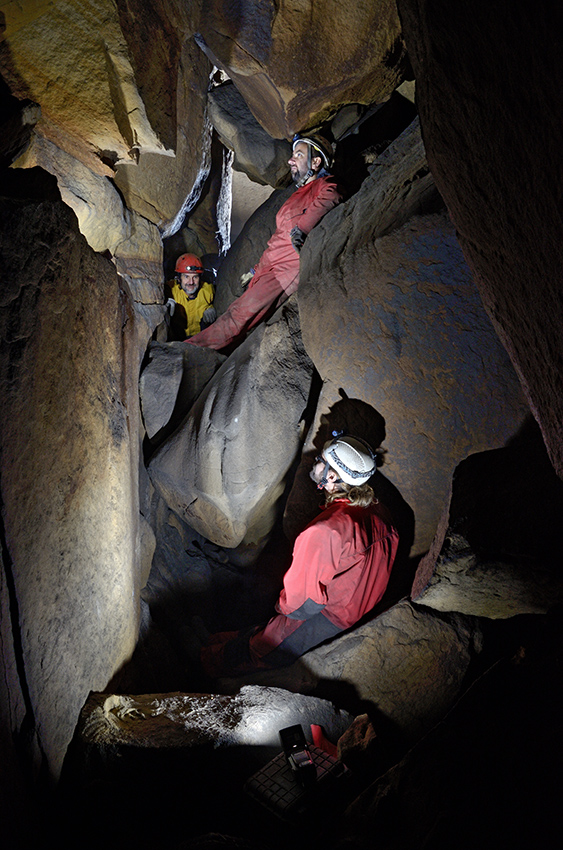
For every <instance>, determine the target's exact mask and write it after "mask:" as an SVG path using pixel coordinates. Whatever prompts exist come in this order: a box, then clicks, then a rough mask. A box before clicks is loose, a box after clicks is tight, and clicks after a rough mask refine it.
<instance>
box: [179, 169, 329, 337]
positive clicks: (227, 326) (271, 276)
mask: <svg viewBox="0 0 563 850" xmlns="http://www.w3.org/2000/svg"><path fill="white" fill-rule="evenodd" d="M341 200H342V195H341V193H340V192H339V190H338V187H337V185H336V183H335V181H334V178H333V177H331V176H330V175H326V176H324V177H317V178H316V179H315V180H312V181H311V182H310V183H306V184H305V185H304V186H301V188H300V189H296V190H295V192H294V193H293V195H291V197H289V198H288V199H287V201H286V202H285V203H284V204H283V205H282V206H281V207H280V209H279V210H278V214H277V216H276V229H275V231H274V234H273V235H272V237H271V239H270V241H269V242H268V246H267V248H266V250H265V251H264V253H263V254H262V256H261V258H260V262H259V263H258V265H257V266H256V271H255V273H254V276H253V277H252V279H251V280H250V283H249V284H248V288H247V289H246V291H245V292H244V293H243V294H242V295H241V296H240V297H239V298H237V299H236V300H235V301H233V303H232V304H231V305H230V307H228V309H227V310H226V312H225V313H223V315H221V316H219V318H218V319H217V320H216V321H215V323H214V324H213V325H211V326H210V327H209V328H206V329H205V330H204V331H201V333H198V334H196V335H195V336H193V337H191V339H189V340H186V342H189V343H190V344H191V345H199V346H202V347H204V348H214V349H215V350H219V349H221V348H225V346H227V345H229V344H230V343H231V342H234V341H235V340H236V339H237V338H238V337H239V336H241V335H243V334H246V333H248V331H250V330H251V329H252V328H254V327H255V326H256V325H257V324H259V322H261V321H263V320H264V319H266V318H268V317H269V315H271V314H272V313H273V312H274V310H276V309H277V308H278V307H279V306H280V305H281V304H283V302H284V301H286V300H287V299H288V298H289V296H290V295H291V294H292V293H293V292H295V290H296V289H297V287H298V285H299V254H298V253H297V251H296V250H295V248H294V247H293V244H292V242H291V237H290V232H291V230H292V229H293V228H294V227H295V226H297V227H299V228H300V230H301V231H302V232H303V233H304V234H305V235H306V234H308V233H309V232H310V231H311V230H312V229H313V227H314V226H315V224H317V222H318V221H320V219H321V218H322V217H323V216H324V215H325V214H326V213H327V212H328V211H329V210H331V209H332V208H333V207H335V206H336V205H337V204H338V203H340V201H341Z"/></svg>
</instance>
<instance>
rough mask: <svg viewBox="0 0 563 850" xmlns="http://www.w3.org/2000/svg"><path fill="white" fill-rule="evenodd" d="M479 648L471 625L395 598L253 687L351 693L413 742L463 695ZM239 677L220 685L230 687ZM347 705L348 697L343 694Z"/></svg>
mask: <svg viewBox="0 0 563 850" xmlns="http://www.w3.org/2000/svg"><path fill="white" fill-rule="evenodd" d="M481 644H482V636H481V631H480V628H479V625H478V622H476V621H475V620H473V619H472V618H469V617H463V616H460V615H451V616H450V617H443V616H438V615H436V614H435V613H434V612H432V611H430V610H426V609H424V608H422V607H418V606H417V605H413V604H412V603H411V602H409V601H408V600H402V601H401V602H399V603H398V604H397V605H394V606H393V607H392V608H390V609H389V610H388V611H385V612H384V613H383V614H381V615H380V616H379V617H376V618H375V619H373V620H371V621H370V622H368V623H365V624H364V625H360V626H358V627H356V628H353V629H351V630H349V631H348V632H347V633H346V634H343V635H341V636H339V637H336V638H335V639H334V640H332V641H330V642H329V643H326V644H324V645H323V646H319V647H317V648H316V649H312V650H311V651H310V652H308V653H306V654H305V655H304V656H302V658H300V659H299V660H298V661H296V662H295V664H293V665H291V666H290V667H285V668H281V669H278V670H271V671H267V672H258V673H256V674H254V675H253V677H252V681H254V682H256V683H258V684H261V685H270V686H273V685H275V686H277V687H282V688H287V689H288V690H295V691H300V692H301V693H303V692H309V693H311V692H314V689H315V687H316V686H317V685H318V683H319V682H321V681H322V683H323V693H325V694H328V695H331V698H334V697H333V696H332V694H333V693H334V695H336V694H338V693H342V692H346V691H348V692H349V691H350V690H351V691H352V693H353V694H354V695H355V696H354V698H355V700H356V701H363V702H364V703H365V702H368V703H371V704H373V705H374V706H376V707H377V710H378V712H379V713H381V714H382V715H383V716H384V717H385V718H386V721H387V723H389V724H391V726H392V727H394V729H395V730H396V731H397V732H398V733H399V734H400V735H401V736H403V737H404V739H405V740H408V741H412V740H416V739H418V738H419V737H421V736H422V735H423V734H425V732H427V731H428V730H429V729H430V728H431V727H432V726H433V725H434V724H435V723H436V722H437V721H439V720H440V719H441V718H442V717H443V716H444V715H445V714H446V713H447V711H448V710H449V709H450V708H451V707H452V705H453V704H454V703H455V701H456V700H457V699H458V698H459V696H460V694H461V693H462V690H463V686H464V679H465V676H466V673H467V670H468V667H469V663H470V661H471V660H472V658H473V657H474V655H475V653H476V652H479V651H480V649H481ZM246 681H248V679H247V678H246V677H241V678H240V679H236V680H235V679H229V680H222V681H221V686H222V689H223V692H225V689H226V688H232V689H236V688H237V687H240V684H241V682H246ZM347 698H348V700H350V699H351V698H350V693H348V694H347Z"/></svg>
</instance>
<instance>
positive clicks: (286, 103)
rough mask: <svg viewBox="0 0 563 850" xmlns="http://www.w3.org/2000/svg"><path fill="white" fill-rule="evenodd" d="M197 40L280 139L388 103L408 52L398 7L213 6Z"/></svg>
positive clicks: (381, 1)
mask: <svg viewBox="0 0 563 850" xmlns="http://www.w3.org/2000/svg"><path fill="white" fill-rule="evenodd" d="M199 39H200V43H201V45H202V47H203V49H204V50H205V51H206V53H207V54H208V55H209V56H210V58H211V59H212V61H213V62H214V64H216V65H217V66H218V67H221V68H223V69H224V70H225V71H226V72H227V73H228V75H229V77H230V78H231V79H232V80H233V82H234V84H235V85H236V87H237V88H238V90H239V91H240V93H241V95H242V96H243V98H244V99H245V101H246V103H247V104H248V106H249V107H250V110H251V111H252V113H253V115H254V116H255V117H256V119H257V120H258V121H259V122H260V124H261V125H262V126H263V127H264V129H265V130H266V131H267V132H268V133H269V134H270V135H271V136H273V137H274V138H276V139H282V138H291V137H292V136H293V134H294V133H295V132H297V131H300V130H303V129H305V128H309V127H312V126H318V125H320V124H321V123H323V122H324V121H326V120H327V119H328V118H329V117H330V116H331V115H333V114H334V113H335V112H336V111H337V110H338V108H339V106H340V105H342V104H347V103H373V102H379V101H382V100H385V99H386V98H387V97H388V96H389V95H390V94H391V92H392V91H393V90H394V89H395V88H396V87H397V85H398V84H399V83H400V82H401V80H402V76H403V73H404V66H405V49H404V45H403V41H402V36H401V25H400V22H399V18H398V15H397V8H396V4H395V2H393V0H378V2H377V3H373V4H371V5H370V6H369V7H368V6H366V5H365V4H361V5H358V6H356V5H345V4H332V3H331V4H328V3H325V2H322V3H317V2H311V0H308V1H307V2H305V3H303V4H298V5H291V6H285V5H284V6H278V5H276V4H275V3H273V2H271V0H269V2H266V3H260V4H256V3H255V2H253V0H244V2H242V3H239V4H237V6H236V8H235V7H233V6H232V5H230V4H229V3H228V2H226V0H213V2H212V3H208V4H207V5H206V9H205V15H204V16H202V18H201V20H200V23H199Z"/></svg>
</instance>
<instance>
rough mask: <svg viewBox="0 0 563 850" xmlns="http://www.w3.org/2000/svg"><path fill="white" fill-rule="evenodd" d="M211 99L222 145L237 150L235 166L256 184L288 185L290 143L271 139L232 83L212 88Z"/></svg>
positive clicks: (213, 116)
mask: <svg viewBox="0 0 563 850" xmlns="http://www.w3.org/2000/svg"><path fill="white" fill-rule="evenodd" d="M208 100H209V118H210V119H211V122H212V124H213V126H214V127H215V130H216V131H217V132H218V133H219V137H220V138H221V141H222V142H223V144H224V145H225V146H226V147H228V148H230V149H231V150H232V151H234V152H235V159H234V163H233V166H234V168H236V169H237V170H239V171H244V172H245V174H248V176H249V177H251V178H252V179H253V180H256V182H257V183H262V184H270V185H271V186H273V187H274V188H276V187H277V186H285V185H287V183H289V181H290V176H289V170H288V167H287V161H288V159H289V157H290V156H291V145H290V144H289V142H286V141H285V140H278V139H272V137H271V136H269V135H268V133H266V131H265V130H264V129H263V128H262V127H261V126H260V124H259V123H258V121H257V120H256V118H255V117H254V116H253V115H252V113H251V111H250V110H249V108H248V106H247V105H246V103H245V102H244V98H243V97H242V96H241V94H240V93H239V92H238V90H237V89H236V87H235V86H234V85H233V84H232V83H231V82H229V83H224V84H223V85H221V86H217V87H216V88H214V89H211V91H210V92H209V99H208Z"/></svg>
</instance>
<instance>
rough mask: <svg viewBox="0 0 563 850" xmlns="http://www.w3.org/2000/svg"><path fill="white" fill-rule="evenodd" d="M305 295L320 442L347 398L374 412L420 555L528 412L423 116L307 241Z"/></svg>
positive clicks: (303, 255) (303, 275)
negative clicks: (474, 471)
mask: <svg viewBox="0 0 563 850" xmlns="http://www.w3.org/2000/svg"><path fill="white" fill-rule="evenodd" d="M298 299H299V311H300V316H301V324H302V333H303V341H304V344H305V348H306V349H307V352H308V354H309V356H310V357H311V359H312V360H313V362H314V364H315V366H316V368H317V370H318V371H319V373H320V375H321V376H322V378H323V380H324V386H323V393H322V397H321V400H320V404H319V409H318V412H317V422H316V423H315V424H314V427H313V428H312V430H311V434H312V436H313V437H314V435H316V434H317V432H318V430H319V429H318V423H319V420H320V418H321V416H323V415H326V414H327V413H328V412H329V410H330V408H331V406H332V405H333V404H334V403H335V402H336V401H337V400H338V398H339V397H340V395H341V391H342V390H343V391H344V393H345V394H346V395H347V396H349V397H350V398H358V399H362V400H363V401H365V402H367V403H369V404H371V405H372V406H373V408H375V410H376V411H377V412H378V413H379V414H380V415H381V416H382V417H383V419H384V420H385V432H386V437H385V447H386V449H387V454H386V455H385V467H384V469H385V475H386V476H387V477H388V478H389V479H390V481H391V482H392V483H393V484H394V485H395V486H396V487H397V488H398V490H399V491H400V493H401V495H402V496H403V498H404V499H405V500H406V501H407V503H408V504H409V505H410V506H411V508H412V509H413V510H414V513H415V520H416V531H415V540H414V544H413V550H412V554H413V555H414V554H421V553H423V552H424V551H426V550H427V549H428V547H429V545H430V543H431V541H432V539H433V537H434V534H435V531H436V528H437V525H438V521H439V518H440V515H441V513H442V510H443V506H444V503H445V501H446V499H447V495H448V492H449V484H450V478H451V470H452V469H453V468H454V467H455V465H456V464H457V463H458V462H459V461H460V459H462V458H463V457H465V456H466V455H468V454H469V453H471V452H474V451H480V450H485V449H489V448H496V447H498V446H501V445H503V444H504V443H505V442H506V440H507V439H509V438H510V437H511V436H512V435H514V434H515V433H516V431H517V430H518V428H519V426H520V425H521V423H522V421H523V420H524V418H525V416H526V414H527V413H528V412H529V409H528V405H527V403H526V401H525V399H524V396H523V393H522V391H521V388H520V384H519V382H518V379H517V377H516V375H515V373H514V370H513V368H512V365H511V363H510V361H509V359H508V356H507V354H506V352H505V350H504V349H503V347H502V345H501V344H500V342H499V340H498V338H497V336H496V334H495V331H494V329H493V327H492V325H491V323H490V320H489V318H488V316H487V314H486V313H485V310H484V309H483V306H482V304H481V300H480V298H479V294H478V292H477V290H476V288H475V286H474V284H473V281H472V278H471V273H470V271H469V268H468V266H467V264H466V263H465V260H464V258H463V254H462V252H461V249H460V246H459V243H458V241H457V238H456V234H455V229H454V226H453V224H452V223H451V221H450V220H449V217H448V215H447V213H446V212H445V211H443V209H441V208H440V200H439V196H438V195H437V193H436V190H435V188H434V185H433V181H432V177H431V176H430V174H429V171H428V166H427V164H426V159H425V155H424V147H423V144H422V139H421V137H420V131H419V128H418V122H413V124H412V125H411V126H410V127H409V128H407V130H405V132H404V133H403V134H402V135H401V136H400V137H399V138H398V139H397V140H396V141H395V142H394V143H393V144H392V145H390V146H389V147H388V148H387V149H386V151H385V152H384V153H383V154H382V155H381V156H380V157H379V158H378V159H377V160H376V162H375V163H374V164H373V166H371V168H370V175H369V177H368V178H367V179H366V180H365V181H364V183H363V184H362V186H361V188H360V190H359V192H358V193H357V194H356V195H355V196H353V197H352V198H351V199H350V200H349V201H348V202H346V203H344V204H342V205H341V206H340V207H337V208H336V209H334V210H332V211H331V212H330V213H329V214H328V215H327V216H325V218H324V219H323V220H322V221H321V222H320V223H319V224H318V225H317V227H315V228H314V230H313V231H312V233H311V234H310V235H309V237H308V239H307V241H306V243H305V246H304V248H303V251H302V252H301V284H300V287H299V292H298ZM305 448H306V450H308V449H310V450H311V451H312V450H313V448H314V447H313V446H312V445H310V444H309V443H307V444H306V447H305Z"/></svg>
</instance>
